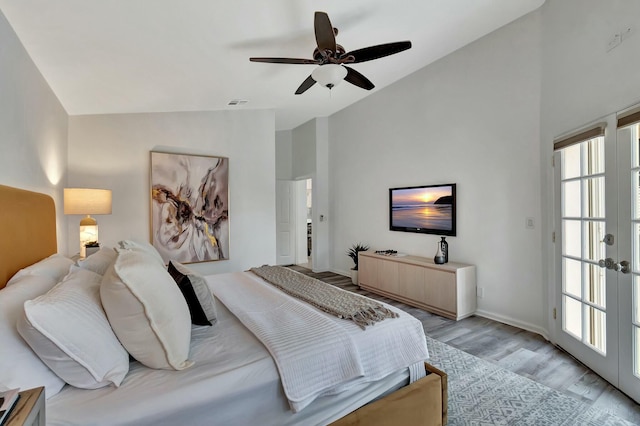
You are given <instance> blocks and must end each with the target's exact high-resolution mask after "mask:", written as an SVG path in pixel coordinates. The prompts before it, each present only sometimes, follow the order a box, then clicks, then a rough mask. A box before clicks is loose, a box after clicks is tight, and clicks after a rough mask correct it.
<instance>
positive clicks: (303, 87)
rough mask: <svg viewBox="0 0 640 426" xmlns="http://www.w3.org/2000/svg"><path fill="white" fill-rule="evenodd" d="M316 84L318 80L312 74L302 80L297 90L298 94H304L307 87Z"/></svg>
mask: <svg viewBox="0 0 640 426" xmlns="http://www.w3.org/2000/svg"><path fill="white" fill-rule="evenodd" d="M314 84H316V81H315V80H314V79H313V78H312V77H311V76H309V77H307V79H306V80H305V81H303V82H302V84H301V85H300V87H298V90H296V95H301V94H303V93H304V92H306V91H307V89H309V88H310V87H311V86H313V85H314Z"/></svg>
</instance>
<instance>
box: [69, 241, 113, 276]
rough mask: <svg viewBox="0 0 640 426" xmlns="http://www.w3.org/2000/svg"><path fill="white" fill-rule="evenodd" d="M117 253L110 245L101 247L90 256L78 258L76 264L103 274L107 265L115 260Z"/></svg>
mask: <svg viewBox="0 0 640 426" xmlns="http://www.w3.org/2000/svg"><path fill="white" fill-rule="evenodd" d="M117 256H118V253H117V252H116V251H115V250H114V249H112V248H110V247H102V248H100V250H98V251H97V252H95V253H93V254H92V255H91V256H88V257H85V258H84V259H81V260H78V266H79V267H80V268H82V269H88V270H89V271H93V272H95V273H96V274H100V275H104V273H105V272H106V271H107V269H108V268H109V266H111V264H112V263H113V262H115V261H116V257H117Z"/></svg>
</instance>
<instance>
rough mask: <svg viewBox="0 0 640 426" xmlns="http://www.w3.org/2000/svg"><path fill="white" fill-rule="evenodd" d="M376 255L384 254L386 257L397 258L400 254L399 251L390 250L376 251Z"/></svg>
mask: <svg viewBox="0 0 640 426" xmlns="http://www.w3.org/2000/svg"><path fill="white" fill-rule="evenodd" d="M375 253H376V254H382V255H385V256H396V255H397V254H398V251H397V250H391V249H389V250H376V251H375Z"/></svg>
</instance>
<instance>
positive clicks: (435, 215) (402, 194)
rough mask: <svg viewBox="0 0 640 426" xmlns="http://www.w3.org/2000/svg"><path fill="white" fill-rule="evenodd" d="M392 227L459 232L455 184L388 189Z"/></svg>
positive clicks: (405, 229)
mask: <svg viewBox="0 0 640 426" xmlns="http://www.w3.org/2000/svg"><path fill="white" fill-rule="evenodd" d="M389 229H390V230H391V231H404V232H418V233H423V234H435V235H449V236H453V237H455V235H456V184H455V183H449V184H443V185H423V186H411V187H406V188H390V189H389Z"/></svg>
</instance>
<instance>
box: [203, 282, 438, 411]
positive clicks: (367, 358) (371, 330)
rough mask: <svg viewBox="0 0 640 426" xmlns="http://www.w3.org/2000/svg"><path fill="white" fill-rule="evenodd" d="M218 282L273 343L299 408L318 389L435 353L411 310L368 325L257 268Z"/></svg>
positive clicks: (332, 388) (333, 389)
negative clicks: (328, 310)
mask: <svg viewBox="0 0 640 426" xmlns="http://www.w3.org/2000/svg"><path fill="white" fill-rule="evenodd" d="M210 286H211V288H212V290H213V292H214V294H215V295H216V297H218V298H220V300H222V302H223V303H224V304H225V305H226V306H227V308H228V309H229V310H230V311H231V312H233V313H234V315H235V316H236V317H237V318H238V319H239V320H240V321H241V322H242V323H243V324H244V325H245V326H246V327H247V328H248V329H249V330H251V331H252V332H253V334H254V335H255V336H256V337H258V339H259V340H260V341H261V342H262V343H263V344H264V345H265V346H266V347H267V349H268V350H269V352H270V353H271V355H272V356H273V358H274V360H275V363H276V366H277V367H278V371H279V372H280V378H281V381H282V384H283V387H284V393H285V395H286V396H287V398H288V399H289V402H290V405H291V408H292V410H293V411H294V412H298V411H300V410H302V409H304V408H305V407H306V406H307V405H309V404H310V403H311V402H312V401H313V400H314V399H315V398H316V397H317V396H318V395H321V394H326V393H337V392H341V391H344V390H346V389H348V388H349V387H351V386H353V385H354V384H356V383H363V382H368V381H372V380H376V379H378V378H381V377H384V376H386V375H387V374H389V373H391V372H393V371H396V370H398V369H399V368H402V367H406V366H407V365H412V364H415V363H421V362H423V361H424V360H425V359H426V358H428V356H429V355H428V352H427V347H426V343H425V342H424V338H423V337H422V336H424V331H423V329H422V324H420V322H418V321H417V320H416V319H415V318H413V317H411V316H408V315H404V316H403V317H401V318H400V317H399V318H389V319H387V320H385V321H382V322H380V323H376V324H375V325H372V326H370V327H368V328H367V329H366V330H365V331H363V330H361V329H360V327H357V326H355V324H354V323H353V322H352V321H347V320H343V319H338V318H336V317H335V316H331V315H327V314H325V313H324V312H322V311H320V310H319V309H316V308H314V307H313V306H311V305H309V304H307V303H304V302H302V301H300V300H298V299H296V298H294V297H291V296H288V295H287V294H285V293H283V292H282V291H280V290H278V289H277V288H275V287H274V286H272V285H270V284H265V282H264V281H263V280H262V279H261V278H259V277H257V276H256V275H254V274H252V273H247V272H238V273H232V274H225V275H222V276H216V277H212V278H211V281H210ZM385 325H386V327H385Z"/></svg>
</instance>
